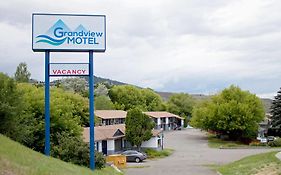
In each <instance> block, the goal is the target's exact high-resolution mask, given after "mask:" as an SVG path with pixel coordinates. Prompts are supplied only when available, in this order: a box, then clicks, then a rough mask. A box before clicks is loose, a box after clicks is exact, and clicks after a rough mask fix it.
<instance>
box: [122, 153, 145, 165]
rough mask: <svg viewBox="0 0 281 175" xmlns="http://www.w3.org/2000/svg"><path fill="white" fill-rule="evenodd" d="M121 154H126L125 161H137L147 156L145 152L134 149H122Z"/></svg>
mask: <svg viewBox="0 0 281 175" xmlns="http://www.w3.org/2000/svg"><path fill="white" fill-rule="evenodd" d="M121 154H122V155H125V156H126V160H127V162H137V163H139V162H141V161H143V160H144V159H146V158H147V156H146V154H144V153H141V152H138V151H135V150H128V151H124V152H122V153H121Z"/></svg>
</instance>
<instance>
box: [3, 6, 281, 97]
mask: <svg viewBox="0 0 281 175" xmlns="http://www.w3.org/2000/svg"><path fill="white" fill-rule="evenodd" d="M280 9H281V1H280V0H244V1H243V0H211V1H209V0H192V1H191V0H149V1H147V0H142V1H134V0H121V1H120V0H119V1H117V0H109V1H108V0H60V1H57V0H40V1H38V0H25V1H22V0H18V1H16V0H9V1H8V0H7V1H2V2H1V4H0V31H1V32H0V38H1V42H0V60H1V61H0V63H1V64H0V71H1V72H5V73H7V74H9V75H13V74H14V72H15V69H16V67H17V65H18V64H19V63H20V62H26V63H27V64H28V68H29V70H30V72H31V74H32V78H35V79H38V80H43V79H44V54H43V53H34V52H33V51H32V50H31V14H32V13H33V12H44V13H80V14H81V13H82V14H104V15H106V18H107V50H106V52H105V53H97V54H95V55H94V57H95V58H94V59H95V75H97V76H101V77H105V78H110V79H114V80H118V81H122V82H126V83H130V84H134V85H138V86H141V87H150V88H153V89H155V90H158V91H170V92H187V93H203V94H214V93H216V92H218V91H220V90H222V89H223V88H225V87H228V86H230V85H231V84H234V85H238V86H239V87H241V88H242V89H244V90H249V91H250V92H252V93H255V94H257V95H259V96H262V97H271V98H272V97H273V96H274V95H275V94H276V92H277V90H278V89H279V88H280V86H281V10H280ZM87 57H88V56H87V54H75V53H71V54H70V53H56V54H53V53H52V54H51V58H52V59H51V61H52V62H64V61H65V62H68V61H71V62H73V61H75V62H87Z"/></svg>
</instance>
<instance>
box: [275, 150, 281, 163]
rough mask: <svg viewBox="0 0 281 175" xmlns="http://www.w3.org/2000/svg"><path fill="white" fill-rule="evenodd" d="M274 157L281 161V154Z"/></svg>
mask: <svg viewBox="0 0 281 175" xmlns="http://www.w3.org/2000/svg"><path fill="white" fill-rule="evenodd" d="M275 157H277V158H278V159H279V160H280V161H281V152H279V153H277V154H275Z"/></svg>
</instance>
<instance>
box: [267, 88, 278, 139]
mask: <svg viewBox="0 0 281 175" xmlns="http://www.w3.org/2000/svg"><path fill="white" fill-rule="evenodd" d="M270 112H271V114H272V117H271V124H272V128H271V130H272V131H273V133H274V135H279V136H281V88H280V90H279V91H278V92H277V95H276V96H275V97H274V100H273V102H272V106H271V111H270Z"/></svg>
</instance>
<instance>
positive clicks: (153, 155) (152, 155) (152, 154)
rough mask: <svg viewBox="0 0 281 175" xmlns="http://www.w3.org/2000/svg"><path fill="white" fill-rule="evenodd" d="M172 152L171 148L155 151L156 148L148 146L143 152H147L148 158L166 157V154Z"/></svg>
mask: <svg viewBox="0 0 281 175" xmlns="http://www.w3.org/2000/svg"><path fill="white" fill-rule="evenodd" d="M172 152H173V150H172V149H164V150H161V151H157V150H154V149H150V148H148V149H146V150H145V153H146V154H147V157H148V158H161V157H167V156H169V155H171V154H172Z"/></svg>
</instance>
